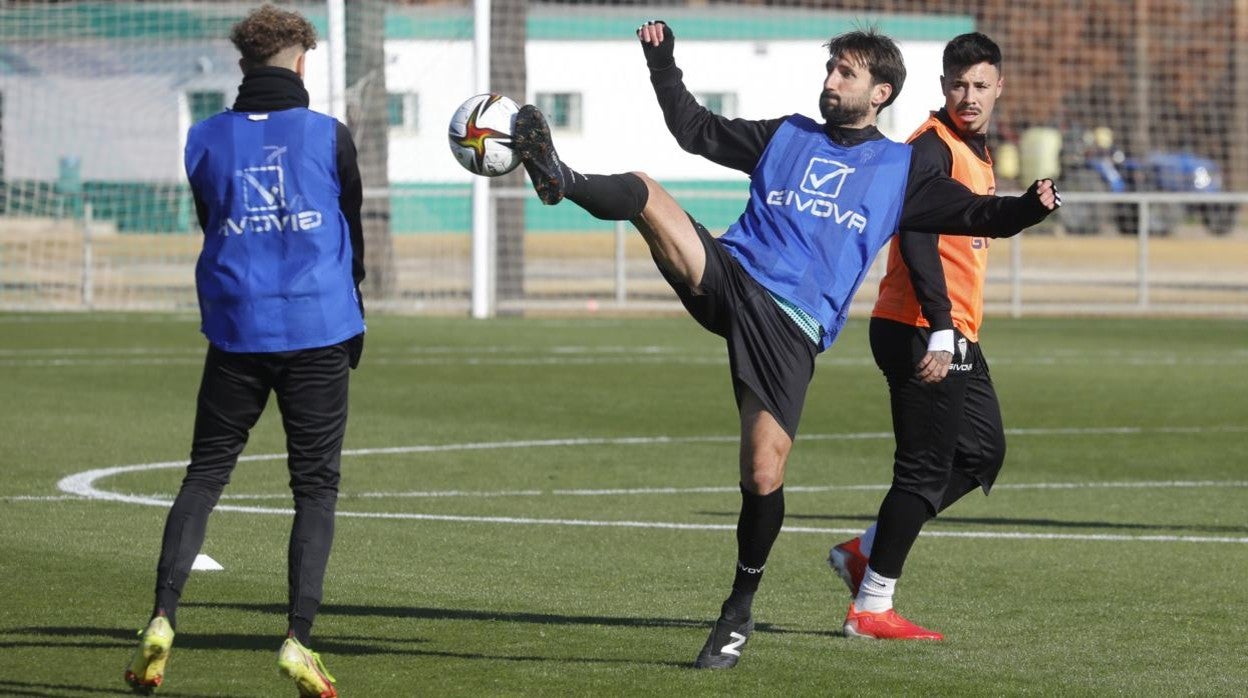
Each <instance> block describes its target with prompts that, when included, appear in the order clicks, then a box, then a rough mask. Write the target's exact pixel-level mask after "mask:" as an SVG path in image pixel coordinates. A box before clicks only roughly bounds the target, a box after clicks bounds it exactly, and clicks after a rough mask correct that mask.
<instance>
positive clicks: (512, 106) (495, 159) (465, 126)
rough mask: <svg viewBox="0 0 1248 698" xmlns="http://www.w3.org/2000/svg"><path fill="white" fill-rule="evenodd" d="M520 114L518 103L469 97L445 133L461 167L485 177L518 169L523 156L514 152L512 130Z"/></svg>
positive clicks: (493, 97)
mask: <svg viewBox="0 0 1248 698" xmlns="http://www.w3.org/2000/svg"><path fill="white" fill-rule="evenodd" d="M518 111H520V107H519V106H517V105H516V103H515V102H513V101H512V100H510V99H508V98H507V97H504V96H503V95H496V94H484V95H476V96H474V97H469V98H468V99H467V100H466V101H465V102H464V103H463V104H461V105H459V109H456V110H455V115H454V116H452V117H451V125H450V128H449V129H448V132H447V134H446V135H447V138H449V139H450V142H451V153H452V154H453V155H454V156H455V159H456V160H458V161H459V164H461V165H463V166H464V169H466V170H468V171H469V172H471V173H473V174H478V175H484V176H486V177H497V176H499V175H505V174H507V173H508V172H511V171H512V170H514V169H516V166H517V165H519V164H520V155H519V154H517V153H516V151H514V150H512V149H511V129H512V126H514V125H515V123H516V112H518Z"/></svg>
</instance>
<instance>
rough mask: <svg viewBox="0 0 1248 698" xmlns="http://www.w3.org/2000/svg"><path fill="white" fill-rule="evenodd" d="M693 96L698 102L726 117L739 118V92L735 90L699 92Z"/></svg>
mask: <svg viewBox="0 0 1248 698" xmlns="http://www.w3.org/2000/svg"><path fill="white" fill-rule="evenodd" d="M693 98H694V99H696V100H698V104H701V105H702V106H704V107H706V108H707V109H709V110H711V112H712V113H715V114H718V115H720V116H722V117H724V118H725V119H735V118H737V93H735V92H697V93H695V94H694V95H693Z"/></svg>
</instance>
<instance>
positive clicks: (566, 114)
mask: <svg viewBox="0 0 1248 698" xmlns="http://www.w3.org/2000/svg"><path fill="white" fill-rule="evenodd" d="M537 108H538V109H540V110H542V114H545V115H546V121H547V123H549V124H550V127H551V128H559V129H569V130H580V128H581V94H580V93H579V92H538V93H537Z"/></svg>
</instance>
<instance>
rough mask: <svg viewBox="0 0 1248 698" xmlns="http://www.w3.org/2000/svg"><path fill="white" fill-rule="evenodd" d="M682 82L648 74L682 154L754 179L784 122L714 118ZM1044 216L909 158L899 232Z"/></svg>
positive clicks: (844, 131) (1000, 233)
mask: <svg viewBox="0 0 1248 698" xmlns="http://www.w3.org/2000/svg"><path fill="white" fill-rule="evenodd" d="M683 78H684V74H683V73H682V72H681V70H680V68H678V67H676V66H675V65H672V66H671V67H668V68H665V69H662V70H651V71H650V82H651V84H652V85H653V86H654V92H655V96H656V97H658V101H659V107H660V108H661V109H662V110H663V119H664V121H666V123H667V128H668V130H669V131H671V132H672V135H673V136H675V138H676V142H677V143H678V144H679V145H680V147H681V148H682V149H684V150H686V151H687V152H690V153H693V154H695V155H701V156H703V157H705V158H707V159H708V160H710V161H711V162H714V163H717V164H720V165H723V166H725V167H731V168H733V169H736V170H740V171H742V172H745V173H746V174H752V173H753V172H754V168H755V166H756V165H757V164H758V161H759V159H760V158H761V157H762V155H763V151H764V150H765V149H766V147H767V144H768V142H770V141H771V138H772V136H774V135H775V133H776V130H777V129H779V128H780V124H781V123H783V122H784V118H786V117H782V118H778V119H765V120H761V121H752V120H748V119H726V118H724V117H722V116H718V115H716V114H714V113H712V112H710V111H708V110H707V109H705V108H704V107H702V106H701V105H700V104H698V103H697V100H695V99H694V98H693V95H692V94H690V93H689V90H688V89H687V88H686V87H685V84H684V80H683ZM824 131H825V132H826V133H827V134H828V137H829V138H831V139H832V140H833V141H834V142H835V143H837V144H838V145H843V146H853V145H856V144H859V143H865V142H867V141H871V140H876V139H879V138H884V134H882V133H880V131H879V129H877V128H876V127H874V126H867V127H865V128H861V129H852V128H843V127H837V126H825V127H824ZM1048 214H1049V211H1048V209H1046V208H1045V207H1044V206H1043V205H1042V204H1041V203H1040V200H1039V198H1038V197H1035V196H1026V195H1025V196H1017V197H1008V196H1006V197H998V196H980V195H977V194H975V193H973V192H971V190H970V189H967V188H966V186H965V185H963V184H962V183H961V182H958V181H956V180H954V179H951V178H950V177H949V176H948V174H947V173H945V172H941V171H940V170H938V169H937V168H936V167H935V166H933V164H932V163H931V162H930V159H927V158H923V159H920V158H913V157H912V158H911V161H910V172H909V176H908V177H907V180H906V193H905V200H904V201H903V203H902V208H901V221H900V224H899V227H900V228H901V229H903V230H912V231H918V232H923V233H942V232H946V233H953V234H963V235H975V236H982V237H1010V236H1011V235H1016V234H1018V233H1019V232H1021V231H1022V230H1023V229H1024V228H1026V227H1028V226H1031V225H1035V224H1036V223H1039V222H1040V221H1042V220H1044V218H1045V216H1047V215H1048ZM932 239H933V240H936V239H937V238H936V237H935V236H932Z"/></svg>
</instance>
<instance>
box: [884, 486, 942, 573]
mask: <svg viewBox="0 0 1248 698" xmlns="http://www.w3.org/2000/svg"><path fill="white" fill-rule="evenodd" d="M932 514H933V512H932V505H931V504H928V502H927V500H926V499H924V498H922V497H920V496H919V495H917V494H914V493H913V492H907V491H905V490H899V489H897V488H896V487H894V488H892V489H890V490H889V491H888V494H886V495H884V501H883V502H882V503H881V504H880V514H879V517H878V518H877V519H876V525H875V526H876V527H875V542H874V543H872V544H871V569H873V570H875V571H876V572H878V573H880V574H882V575H884V576H885V577H890V578H892V579H897V578H899V577H901V569H902V567H904V566H905V564H906V556H908V555H909V554H910V547H911V546H913V545H914V541H915V539H917V538H918V537H919V531H921V530H923V524H925V523H927V520H928V519H930V518H932Z"/></svg>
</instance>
